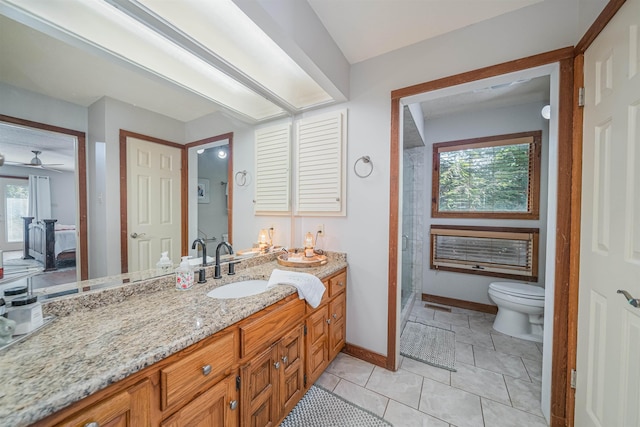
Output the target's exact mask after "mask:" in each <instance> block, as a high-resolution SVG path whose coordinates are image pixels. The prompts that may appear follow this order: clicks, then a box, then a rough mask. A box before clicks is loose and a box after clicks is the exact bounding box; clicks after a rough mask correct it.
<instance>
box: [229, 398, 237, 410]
mask: <svg viewBox="0 0 640 427" xmlns="http://www.w3.org/2000/svg"><path fill="white" fill-rule="evenodd" d="M237 407H238V401H237V400H232V401H231V402H229V408H230V409H231V410H232V411H233V410H234V409H236V408H237Z"/></svg>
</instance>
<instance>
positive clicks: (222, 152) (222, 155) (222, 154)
mask: <svg viewBox="0 0 640 427" xmlns="http://www.w3.org/2000/svg"><path fill="white" fill-rule="evenodd" d="M216 154H217V156H218V158H219V159H226V158H227V151H226V150H225V149H224V148H220V149H218V152H217V153H216Z"/></svg>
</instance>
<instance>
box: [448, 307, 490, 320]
mask: <svg viewBox="0 0 640 427" xmlns="http://www.w3.org/2000/svg"><path fill="white" fill-rule="evenodd" d="M451 312H452V313H460V314H466V315H467V316H469V319H471V317H484V315H485V314H486V313H482V312H481V311H475V310H469V309H466V308H460V307H451Z"/></svg>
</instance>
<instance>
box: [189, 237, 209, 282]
mask: <svg viewBox="0 0 640 427" xmlns="http://www.w3.org/2000/svg"><path fill="white" fill-rule="evenodd" d="M198 243H199V244H200V247H201V248H202V268H200V270H198V283H205V282H206V281H207V278H206V274H205V270H204V267H206V265H207V244H206V243H205V242H204V240H202V239H201V238H199V237H198V238H197V239H196V240H194V241H193V244H192V245H191V249H195V248H196V246H197V245H198Z"/></svg>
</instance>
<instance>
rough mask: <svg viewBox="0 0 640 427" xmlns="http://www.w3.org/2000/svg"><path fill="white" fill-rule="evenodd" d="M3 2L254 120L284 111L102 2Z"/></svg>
mask: <svg viewBox="0 0 640 427" xmlns="http://www.w3.org/2000/svg"><path fill="white" fill-rule="evenodd" d="M5 2H6V3H10V4H12V5H13V6H14V7H15V8H16V9H18V10H21V11H23V12H26V13H27V14H29V15H31V16H33V17H34V18H37V19H39V20H40V21H43V22H45V23H47V24H49V25H52V26H54V27H56V28H57V29H58V30H61V31H63V32H65V33H67V34H70V35H72V36H74V37H77V38H80V39H82V40H84V41H85V42H88V43H89V44H91V45H93V46H95V47H97V48H100V49H102V50H105V51H107V52H109V53H111V54H114V55H116V56H119V57H120V58H122V59H124V60H126V61H128V62H130V63H133V64H135V65H137V66H140V67H142V68H144V69H146V70H148V71H150V72H153V73H155V74H157V75H159V76H161V77H163V78H165V79H168V80H170V81H172V82H174V83H176V84H178V85H180V86H182V87H184V88H186V89H188V90H191V91H193V92H196V93H198V94H200V95H202V96H204V97H205V98H207V99H210V100H212V101H214V102H216V103H218V104H221V105H223V106H225V107H227V108H229V109H231V110H234V111H236V112H238V113H239V114H242V115H245V116H248V117H250V118H251V119H253V120H257V121H260V120H265V119H268V118H272V117H278V116H281V115H283V114H285V110H284V109H282V108H281V107H279V106H277V105H276V104H274V103H272V102H270V101H269V100H267V99H266V98H264V97H263V96H262V95H260V94H258V93H256V92H254V91H252V90H250V89H249V88H247V87H246V86H244V85H242V84H241V83H239V82H237V81H236V80H234V79H233V78H231V77H229V76H228V75H226V74H224V73H222V72H221V71H219V70H218V69H217V68H215V67H213V66H211V65H210V64H208V63H206V62H205V61H203V60H202V59H200V58H198V57H196V56H195V55H193V54H191V53H189V52H188V51H186V50H184V49H182V48H181V47H179V46H177V45H176V44H174V43H173V42H171V41H169V40H167V39H166V38H164V37H162V36H160V35H159V34H158V33H156V32H154V31H153V30H151V29H150V28H148V27H146V26H145V25H143V24H142V23H140V22H138V21H136V20H135V19H133V18H131V17H130V16H128V15H126V14H124V13H122V12H120V11H119V10H118V9H116V8H114V7H112V6H110V5H109V4H107V3H105V2H103V1H102V0H47V1H42V0H20V1H18V0H5ZM177 3H180V2H177ZM214 3H217V0H216V2H214ZM167 102H171V100H167Z"/></svg>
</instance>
